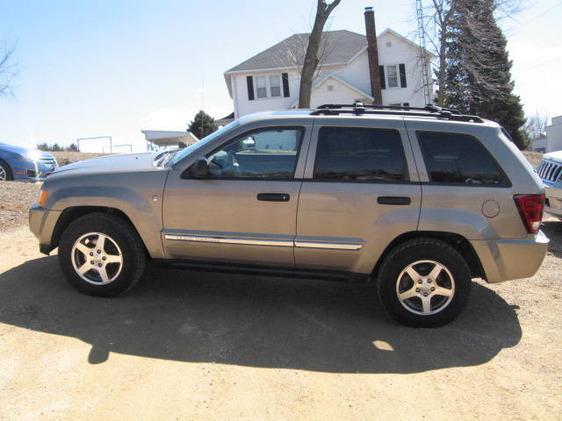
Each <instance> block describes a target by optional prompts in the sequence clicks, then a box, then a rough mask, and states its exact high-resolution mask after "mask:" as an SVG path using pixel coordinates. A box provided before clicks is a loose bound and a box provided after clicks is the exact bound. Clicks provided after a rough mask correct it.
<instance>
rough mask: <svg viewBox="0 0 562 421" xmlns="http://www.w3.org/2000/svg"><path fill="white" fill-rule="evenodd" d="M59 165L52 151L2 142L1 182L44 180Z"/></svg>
mask: <svg viewBox="0 0 562 421" xmlns="http://www.w3.org/2000/svg"><path fill="white" fill-rule="evenodd" d="M57 167H58V164H57V160H56V159H55V157H54V156H53V155H51V154H50V153H47V152H42V151H39V150H37V149H34V148H25V147H22V146H16V145H8V144H6V143H2V142H0V182H2V181H10V180H18V181H42V180H44V179H45V178H47V176H49V175H50V174H51V173H52V172H53V171H55V169H56V168H57Z"/></svg>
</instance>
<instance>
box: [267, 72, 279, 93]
mask: <svg viewBox="0 0 562 421" xmlns="http://www.w3.org/2000/svg"><path fill="white" fill-rule="evenodd" d="M269 92H270V94H271V96H272V97H276V96H281V75H271V76H269Z"/></svg>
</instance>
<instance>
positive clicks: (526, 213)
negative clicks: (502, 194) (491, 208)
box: [513, 193, 544, 234]
mask: <svg viewBox="0 0 562 421" xmlns="http://www.w3.org/2000/svg"><path fill="white" fill-rule="evenodd" d="M513 200H515V204H516V205H517V209H518V210H519V214H520V215H521V219H522V220H523V225H525V228H526V229H527V232H528V233H529V234H535V233H537V232H538V231H539V228H540V227H541V221H542V213H543V210H544V193H542V194H516V195H515V196H513Z"/></svg>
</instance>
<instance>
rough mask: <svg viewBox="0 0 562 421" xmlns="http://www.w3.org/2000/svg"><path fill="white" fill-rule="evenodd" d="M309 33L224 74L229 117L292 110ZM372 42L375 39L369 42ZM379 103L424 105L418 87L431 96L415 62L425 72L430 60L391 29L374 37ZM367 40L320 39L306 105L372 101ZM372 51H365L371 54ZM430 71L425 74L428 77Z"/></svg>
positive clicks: (332, 34)
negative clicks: (229, 101) (423, 60)
mask: <svg viewBox="0 0 562 421" xmlns="http://www.w3.org/2000/svg"><path fill="white" fill-rule="evenodd" d="M308 37H309V34H296V35H293V36H291V37H289V38H287V39H285V40H283V41H281V42H279V43H278V44H275V45H274V46H272V47H270V48H268V49H267V50H265V51H262V52H261V53H259V54H257V55H255V56H254V57H252V58H250V59H248V60H246V61H244V62H242V63H240V64H238V65H237V66H235V67H233V68H232V69H230V70H228V71H226V72H225V74H224V77H225V81H226V85H227V87H228V92H229V94H230V96H231V98H232V101H233V104H234V114H235V117H236V118H238V117H241V116H243V115H246V114H249V113H253V112H258V111H266V110H280V109H288V108H296V107H297V106H298V97H299V85H300V69H301V68H302V63H303V59H304V54H305V51H306V46H307V43H308ZM373 39H375V37H373ZM376 44H377V46H376V48H375V49H374V51H376V50H377V48H378V63H379V67H378V69H379V74H380V79H381V88H382V100H383V104H385V105H403V106H418V107H419V106H424V105H425V104H426V103H427V102H428V101H432V100H433V98H425V95H424V84H425V86H428V87H430V92H431V93H432V94H433V81H432V80H431V78H430V77H428V78H427V80H424V77H423V73H424V72H422V69H421V60H420V57H421V56H422V53H423V54H425V55H426V57H427V58H428V60H427V61H426V63H428V64H427V65H428V67H430V62H431V61H432V60H434V59H435V56H434V55H433V54H431V53H430V52H429V51H427V50H421V49H420V46H418V45H417V44H415V43H414V42H412V41H410V40H409V39H407V38H406V37H404V36H402V35H400V34H398V33H397V32H395V31H393V30H392V29H385V30H384V31H383V32H382V33H381V34H379V35H378V36H377V37H376ZM367 47H368V41H367V37H366V36H365V35H361V34H357V33H354V32H350V31H345V30H344V31H329V32H325V33H324V34H323V36H322V42H321V46H320V54H319V55H320V64H319V69H318V75H317V77H316V78H315V80H314V83H313V88H312V96H311V106H312V107H316V106H318V105H321V104H325V103H352V102H354V101H356V100H360V101H363V102H365V103H372V102H373V90H372V89H371V88H372V87H371V78H370V69H369V65H370V60H371V63H372V57H369V50H368V48H367ZM372 50H373V49H371V51H372ZM431 73H432V72H431V69H428V72H427V73H426V74H429V75H431Z"/></svg>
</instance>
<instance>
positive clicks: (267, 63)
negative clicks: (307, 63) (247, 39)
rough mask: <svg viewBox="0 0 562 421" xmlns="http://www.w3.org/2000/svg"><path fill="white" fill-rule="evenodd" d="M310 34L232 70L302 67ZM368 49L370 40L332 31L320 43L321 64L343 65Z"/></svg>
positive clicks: (284, 43) (266, 51) (260, 54)
mask: <svg viewBox="0 0 562 421" xmlns="http://www.w3.org/2000/svg"><path fill="white" fill-rule="evenodd" d="M309 35H310V34H295V35H292V36H290V37H289V38H287V39H285V40H283V41H281V42H279V43H277V44H275V45H274V46H273V47H270V48H268V49H267V50H264V51H262V52H261V53H259V54H256V55H255V56H253V57H252V58H249V59H248V60H246V61H244V62H242V63H240V64H239V65H237V66H235V67H233V68H232V69H230V70H228V71H227V72H226V73H229V72H237V71H244V70H260V69H275V68H279V67H294V66H297V65H299V66H300V65H302V64H303V61H304V55H305V52H306V47H307V45H308V37H309ZM366 46H367V37H365V35H361V34H357V33H355V32H351V31H346V30H343V31H328V32H325V33H324V34H322V40H321V42H320V64H321V65H330V64H343V63H347V62H348V61H349V60H351V59H352V58H353V57H354V56H355V55H356V54H358V53H359V52H360V51H361V50H363V49H364V48H365V47H366Z"/></svg>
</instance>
